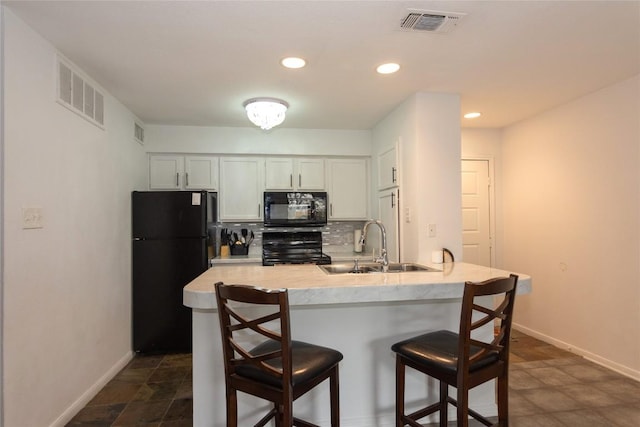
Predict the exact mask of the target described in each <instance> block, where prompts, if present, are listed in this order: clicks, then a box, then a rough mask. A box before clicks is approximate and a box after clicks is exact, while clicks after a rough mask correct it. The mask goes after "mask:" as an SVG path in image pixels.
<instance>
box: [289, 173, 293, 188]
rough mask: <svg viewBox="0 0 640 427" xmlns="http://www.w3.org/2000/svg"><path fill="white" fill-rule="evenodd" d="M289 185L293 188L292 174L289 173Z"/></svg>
mask: <svg viewBox="0 0 640 427" xmlns="http://www.w3.org/2000/svg"><path fill="white" fill-rule="evenodd" d="M289 187H291V188H293V174H292V173H290V174H289Z"/></svg>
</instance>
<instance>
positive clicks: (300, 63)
mask: <svg viewBox="0 0 640 427" xmlns="http://www.w3.org/2000/svg"><path fill="white" fill-rule="evenodd" d="M280 63H281V64H282V66H283V67H286V68H302V67H304V66H305V65H307V61H305V60H304V59H302V58H297V57H295V56H290V57H288V58H284V59H283V60H282V61H280Z"/></svg>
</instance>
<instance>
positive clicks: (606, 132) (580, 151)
mask: <svg viewBox="0 0 640 427" xmlns="http://www.w3.org/2000/svg"><path fill="white" fill-rule="evenodd" d="M639 118H640V76H636V77H635V78H632V79H630V80H627V81H623V82H620V83H618V84H616V85H613V86H610V87H607V88H605V89H602V90H600V91H598V92H595V93H593V94H590V95H588V96H585V97H583V98H580V99H577V100H575V101H574V102H571V103H569V104H566V105H563V106H561V107H558V108H556V109H554V110H551V111H548V112H546V113H544V114H541V115H539V116H536V117H533V118H531V119H528V120H525V121H523V122H521V123H518V124H516V125H513V126H511V127H509V128H507V129H505V132H504V139H503V153H502V154H503V158H502V166H503V179H502V180H503V189H504V204H503V210H504V212H503V213H504V253H503V254H504V262H503V267H504V268H508V269H513V270H515V271H523V272H526V273H528V274H530V275H531V276H532V277H533V280H534V282H533V283H534V287H533V292H532V293H531V294H530V295H523V296H522V297H521V298H520V299H519V300H518V302H517V303H516V312H517V313H516V322H517V323H518V324H519V325H520V326H521V327H524V328H525V331H529V332H531V333H534V334H536V335H538V336H540V337H543V338H545V339H546V340H548V341H550V342H553V343H556V344H558V345H561V346H566V347H569V348H572V349H574V350H575V351H576V352H578V353H581V354H584V355H586V356H588V357H590V358H592V359H594V360H596V361H599V362H600V363H604V364H606V365H608V366H610V367H612V368H614V369H617V370H619V371H621V372H624V373H626V374H627V375H630V376H633V377H635V378H638V379H640V262H639V261H640V149H639V148H640V123H639V120H640V119H639Z"/></svg>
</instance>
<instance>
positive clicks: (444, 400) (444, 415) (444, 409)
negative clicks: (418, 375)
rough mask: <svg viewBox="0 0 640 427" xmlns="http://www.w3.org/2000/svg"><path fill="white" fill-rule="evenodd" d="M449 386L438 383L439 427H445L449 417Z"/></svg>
mask: <svg viewBox="0 0 640 427" xmlns="http://www.w3.org/2000/svg"><path fill="white" fill-rule="evenodd" d="M448 398H449V385H448V384H447V383H445V382H444V381H440V411H439V412H440V427H447V423H448V417H449V412H448V410H449V406H448V405H449V403H448Z"/></svg>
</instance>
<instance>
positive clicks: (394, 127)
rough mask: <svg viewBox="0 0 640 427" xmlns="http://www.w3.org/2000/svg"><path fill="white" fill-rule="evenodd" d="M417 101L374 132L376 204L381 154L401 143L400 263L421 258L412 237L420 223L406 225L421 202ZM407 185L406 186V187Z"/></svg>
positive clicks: (403, 106)
mask: <svg viewBox="0 0 640 427" xmlns="http://www.w3.org/2000/svg"><path fill="white" fill-rule="evenodd" d="M416 112H417V107H416V98H415V96H412V97H410V98H408V99H407V100H405V101H404V102H403V103H402V104H400V105H399V106H398V107H397V108H395V109H394V110H393V111H392V112H391V113H390V114H389V115H387V116H386V117H385V118H384V119H383V120H382V121H380V122H379V123H378V124H377V125H376V126H375V128H374V130H373V147H372V158H371V164H372V170H373V176H374V180H373V181H372V186H371V187H372V196H371V198H372V199H373V200H376V198H377V196H378V189H377V182H378V181H377V176H378V175H377V174H378V154H380V153H381V152H383V151H385V150H386V149H388V148H390V147H392V146H393V145H394V144H395V143H396V142H397V143H398V149H399V152H400V153H399V156H398V157H399V159H398V184H399V187H400V193H401V194H400V197H399V203H400V218H399V220H400V227H399V234H400V259H401V261H409V260H415V259H416V258H417V256H418V250H419V248H418V241H417V239H412V238H410V237H409V236H415V235H417V233H418V221H414V220H413V215H412V220H411V222H406V220H405V214H404V212H405V210H406V209H409V210H410V211H411V212H417V209H418V206H417V199H416V197H415V192H416V191H417V189H416V186H415V185H411V183H412V182H415V179H416V178H415V176H416V173H417V172H416V170H415V166H416V165H415V162H414V161H413V158H414V157H415V154H416V149H415V146H416V144H417V142H416V140H417V137H418V135H417V129H416V128H417V124H416ZM405 183H406V184H405ZM373 216H374V217H375V216H377V204H376V210H375V211H374V215H373Z"/></svg>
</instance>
